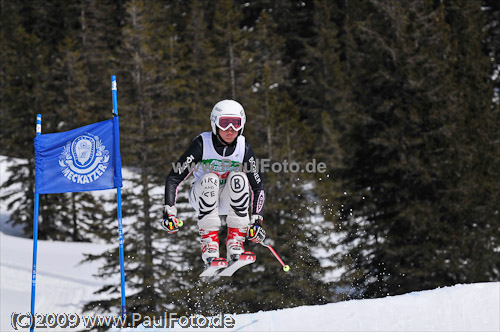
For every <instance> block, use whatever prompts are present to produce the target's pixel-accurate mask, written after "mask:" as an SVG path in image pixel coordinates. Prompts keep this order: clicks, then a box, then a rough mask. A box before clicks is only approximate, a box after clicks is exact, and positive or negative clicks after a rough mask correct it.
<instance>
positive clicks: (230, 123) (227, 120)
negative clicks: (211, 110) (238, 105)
mask: <svg viewBox="0 0 500 332" xmlns="http://www.w3.org/2000/svg"><path fill="white" fill-rule="evenodd" d="M216 123H217V127H219V128H220V129H222V130H228V129H229V127H233V129H234V130H236V131H238V130H240V129H241V118H239V117H236V116H221V117H218V118H217V122H216Z"/></svg>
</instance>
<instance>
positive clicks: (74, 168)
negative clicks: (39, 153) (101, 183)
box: [59, 133, 109, 184]
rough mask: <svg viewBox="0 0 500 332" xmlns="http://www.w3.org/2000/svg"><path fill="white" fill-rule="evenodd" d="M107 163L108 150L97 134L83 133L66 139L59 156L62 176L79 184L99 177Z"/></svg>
mask: <svg viewBox="0 0 500 332" xmlns="http://www.w3.org/2000/svg"><path fill="white" fill-rule="evenodd" d="M108 165H109V151H108V150H106V146H105V145H104V144H103V143H102V140H100V139H99V136H95V135H92V134H91V133H85V135H81V136H78V137H77V138H75V139H74V140H73V141H68V142H67V143H66V146H64V148H63V151H62V153H61V155H60V156H59V166H61V172H62V173H63V175H64V177H65V178H67V179H68V180H69V181H73V182H75V183H79V184H86V183H91V182H94V181H96V180H97V179H99V178H100V177H101V176H102V175H103V174H104V172H105V171H106V169H107V168H108Z"/></svg>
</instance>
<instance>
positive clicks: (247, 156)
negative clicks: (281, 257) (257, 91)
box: [162, 100, 266, 267]
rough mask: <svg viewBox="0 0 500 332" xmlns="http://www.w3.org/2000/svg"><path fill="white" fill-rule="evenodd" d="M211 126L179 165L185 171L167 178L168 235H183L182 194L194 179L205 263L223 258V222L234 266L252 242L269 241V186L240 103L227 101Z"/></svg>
mask: <svg viewBox="0 0 500 332" xmlns="http://www.w3.org/2000/svg"><path fill="white" fill-rule="evenodd" d="M210 122H211V125H212V131H211V132H204V133H201V134H200V135H199V136H197V137H196V138H195V139H194V140H193V141H192V142H191V145H190V146H189V147H188V149H187V150H186V151H185V152H184V154H182V156H181V157H180V159H179V160H178V162H177V165H178V166H181V167H177V168H178V169H177V170H176V169H174V168H172V170H171V171H170V173H169V175H168V176H167V179H166V181H165V206H164V214H163V221H162V227H163V228H164V229H165V230H166V231H167V232H168V233H170V234H172V233H175V232H177V231H178V230H179V223H180V220H179V219H178V218H177V208H176V207H175V204H176V198H177V189H178V187H179V185H180V184H181V183H182V182H183V181H184V180H185V179H186V178H187V177H188V176H189V175H190V174H191V173H193V174H194V180H193V182H192V183H191V187H190V190H189V203H190V204H191V205H192V206H193V208H194V209H195V210H196V212H197V214H198V227H199V232H200V235H201V252H202V255H201V258H202V259H203V262H204V263H205V266H206V267H208V266H210V264H211V262H212V261H213V260H214V259H217V258H219V256H220V254H219V229H220V228H221V226H222V222H223V221H225V223H226V224H227V227H228V230H227V239H226V249H227V262H228V263H229V264H232V263H233V262H235V261H237V260H238V258H239V256H240V255H241V254H242V253H243V252H244V251H245V249H244V246H243V243H244V242H245V239H246V238H248V239H249V240H250V241H253V242H255V243H260V242H262V241H263V240H264V239H265V236H266V233H265V231H264V229H263V228H262V221H263V218H262V210H263V207H264V200H265V190H264V182H263V180H262V176H261V174H260V172H259V171H258V170H257V167H256V158H255V155H254V152H253V150H252V148H251V147H250V144H249V143H248V142H247V141H246V140H245V137H244V136H243V135H242V134H243V129H244V127H245V122H246V117H245V111H244V110H243V106H241V104H240V103H238V102H236V101H234V100H222V101H220V102H218V103H217V104H215V106H214V108H213V109H212V112H211V114H210ZM243 170H245V171H246V172H243ZM250 207H251V215H250V214H249V208H250Z"/></svg>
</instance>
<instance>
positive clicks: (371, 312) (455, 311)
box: [0, 233, 500, 331]
mask: <svg viewBox="0 0 500 332" xmlns="http://www.w3.org/2000/svg"><path fill="white" fill-rule="evenodd" d="M32 245H33V243H32V241H31V240H29V239H24V238H20V237H15V236H11V235H7V234H3V233H0V258H1V260H0V268H1V278H0V284H1V289H0V294H1V330H2V331H11V330H13V329H12V327H11V325H10V317H11V314H12V313H13V312H18V313H19V312H28V311H29V309H30V296H31V295H30V294H31V259H32V257H31V255H32ZM103 249H104V247H103V246H102V245H96V244H91V243H63V242H48V241H39V245H38V253H39V256H38V279H37V293H36V311H37V312H41V313H51V312H53V313H77V314H81V310H80V306H81V304H82V303H83V302H85V301H88V300H90V299H94V298H95V295H93V294H92V293H93V291H95V290H96V289H98V287H99V286H100V285H101V281H99V280H96V279H95V278H94V277H93V276H92V274H93V273H94V272H95V271H97V268H98V266H97V265H95V264H84V265H79V264H78V262H79V261H80V260H81V259H82V257H83V256H82V254H83V253H90V252H94V253H98V252H101V251H102V250H103ZM116 277H117V279H118V277H119V276H116ZM117 281H118V280H117ZM161 314H162V313H159V315H161ZM225 314H226V315H227V314H230V313H225ZM232 317H233V318H234V320H235V325H234V327H233V328H232V329H231V330H233V331H499V330H500V282H494V283H480V284H471V285H456V286H453V287H446V288H441V289H436V290H430V291H423V292H415V293H410V294H406V295H401V296H393V297H387V298H382V299H374V300H357V301H348V302H341V303H332V304H327V305H322V306H303V307H297V308H290V309H283V310H277V311H268V312H257V313H252V314H244V315H232ZM49 330H52V329H49ZM68 330H70V329H68ZM73 330H74V329H73ZM126 330H130V329H126ZM137 330H149V328H145V327H138V328H137ZM159 330H160V329H158V331H159ZM167 330H168V329H167ZM175 330H179V331H189V330H194V331H199V330H200V329H199V328H180V327H179V326H178V325H176V328H175ZM212 330H213V329H212ZM216 330H217V329H216Z"/></svg>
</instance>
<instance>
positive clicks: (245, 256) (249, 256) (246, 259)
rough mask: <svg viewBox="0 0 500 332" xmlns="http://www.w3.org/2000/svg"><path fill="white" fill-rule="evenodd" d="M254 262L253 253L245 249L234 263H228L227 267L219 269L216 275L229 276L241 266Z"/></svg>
mask: <svg viewBox="0 0 500 332" xmlns="http://www.w3.org/2000/svg"><path fill="white" fill-rule="evenodd" d="M254 262H255V254H254V253H253V252H251V251H245V252H244V253H242V254H241V255H240V257H239V259H238V260H237V261H235V262H234V263H232V264H230V265H229V266H228V267H226V268H225V269H223V270H220V272H219V273H217V274H216V275H217V276H221V277H230V276H232V275H233V274H234V273H235V272H236V271H238V270H239V269H240V268H241V267H243V266H245V265H248V264H252V263H254Z"/></svg>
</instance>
